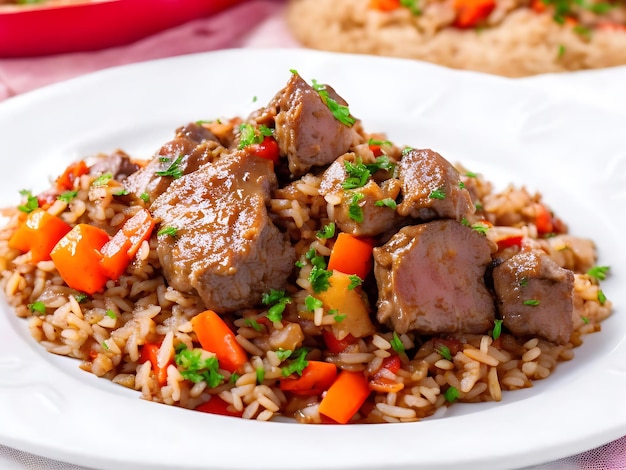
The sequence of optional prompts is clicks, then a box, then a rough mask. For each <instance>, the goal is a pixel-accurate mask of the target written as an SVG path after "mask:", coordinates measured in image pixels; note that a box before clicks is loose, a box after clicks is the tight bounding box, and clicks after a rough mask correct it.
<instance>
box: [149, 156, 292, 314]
mask: <svg viewBox="0 0 626 470" xmlns="http://www.w3.org/2000/svg"><path fill="white" fill-rule="evenodd" d="M275 185H276V176H275V174H274V172H273V170H272V163H271V162H270V161H268V160H264V159H262V158H258V157H255V156H249V155H246V154H245V153H244V152H236V153H233V154H232V155H226V156H223V157H222V158H220V159H218V160H216V161H215V162H214V163H211V164H207V165H204V166H203V167H202V168H200V169H199V170H197V171H195V172H193V173H190V174H188V175H185V176H183V177H181V178H180V179H177V180H175V181H173V182H172V184H171V185H170V186H169V187H168V188H167V190H166V191H165V192H164V193H163V194H162V195H161V196H159V197H158V198H157V199H156V201H155V202H154V204H153V205H152V210H153V214H154V216H155V217H156V218H157V220H158V221H159V222H160V230H163V229H164V228H171V234H169V235H160V236H159V239H158V245H157V253H158V255H159V260H160V261H161V265H162V268H163V272H164V274H165V278H166V279H167V281H168V282H169V284H170V285H172V286H173V287H174V288H176V289H178V290H181V291H184V292H190V291H194V290H195V291H196V292H197V293H198V294H199V295H200V297H201V298H202V300H203V301H204V304H205V305H206V307H207V308H210V309H213V310H215V311H216V312H218V313H224V312H230V311H235V310H238V309H242V308H250V307H254V306H256V305H258V304H259V303H260V301H261V296H262V294H263V293H265V292H268V291H269V290H270V289H280V288H282V287H283V286H284V284H285V282H286V280H287V277H288V276H289V274H290V273H291V270H292V269H293V266H294V262H295V258H296V255H295V250H294V248H293V247H292V246H291V244H290V243H289V241H288V240H286V238H285V236H284V234H283V233H281V232H280V231H279V230H278V228H277V227H276V226H275V225H274V224H273V223H272V221H271V220H270V218H269V216H268V212H267V208H266V204H267V203H268V202H269V198H270V191H271V189H272V188H273V187H275Z"/></svg>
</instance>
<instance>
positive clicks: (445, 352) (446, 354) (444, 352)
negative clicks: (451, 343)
mask: <svg viewBox="0 0 626 470" xmlns="http://www.w3.org/2000/svg"><path fill="white" fill-rule="evenodd" d="M435 351H436V352H437V353H439V355H440V356H441V357H443V358H444V359H447V360H448V361H451V360H452V353H451V352H450V348H449V347H448V346H446V345H441V346H439V347H438V348H437V349H435Z"/></svg>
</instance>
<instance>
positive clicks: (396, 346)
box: [390, 331, 404, 354]
mask: <svg viewBox="0 0 626 470" xmlns="http://www.w3.org/2000/svg"><path fill="white" fill-rule="evenodd" d="M390 343H391V347H392V348H393V350H394V351H395V352H397V353H398V354H402V353H403V352H404V344H403V343H402V340H401V339H400V337H399V336H398V333H396V332H395V331H394V332H393V337H392V338H391V341H390Z"/></svg>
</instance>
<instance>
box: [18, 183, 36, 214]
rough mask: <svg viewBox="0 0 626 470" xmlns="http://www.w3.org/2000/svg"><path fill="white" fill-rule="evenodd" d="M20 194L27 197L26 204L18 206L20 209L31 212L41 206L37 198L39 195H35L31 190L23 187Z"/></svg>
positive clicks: (27, 212)
mask: <svg viewBox="0 0 626 470" xmlns="http://www.w3.org/2000/svg"><path fill="white" fill-rule="evenodd" d="M20 194H21V195H22V196H24V197H25V198H26V202H25V203H24V204H22V205H19V206H17V208H18V209H19V210H20V211H22V212H25V213H26V214H30V213H31V212H32V211H34V210H35V209H37V208H38V207H39V199H37V196H33V194H32V193H31V192H30V191H28V190H27V189H22V190H21V191H20Z"/></svg>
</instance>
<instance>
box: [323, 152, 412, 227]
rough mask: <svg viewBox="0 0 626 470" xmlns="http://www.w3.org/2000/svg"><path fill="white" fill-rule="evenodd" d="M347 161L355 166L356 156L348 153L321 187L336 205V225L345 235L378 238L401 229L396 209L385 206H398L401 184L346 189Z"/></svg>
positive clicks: (390, 182)
mask: <svg viewBox="0 0 626 470" xmlns="http://www.w3.org/2000/svg"><path fill="white" fill-rule="evenodd" d="M346 161H347V162H350V163H354V162H355V155H354V154H353V153H348V154H346V155H343V156H341V157H339V158H338V159H337V160H336V161H335V162H334V163H333V164H332V165H330V166H329V167H328V169H327V170H326V171H325V172H324V175H323V177H322V182H321V183H320V194H321V195H322V196H325V197H326V196H327V197H326V200H327V201H329V202H332V203H333V205H334V210H333V215H332V220H333V222H335V223H336V224H337V226H338V227H339V228H340V229H341V231H342V232H347V233H350V234H351V235H356V236H363V237H372V236H376V235H379V234H381V233H384V232H386V231H388V230H390V229H392V228H393V227H395V226H397V225H398V223H399V219H400V216H399V215H398V214H397V212H396V210H395V206H394V205H392V207H389V205H385V204H382V203H383V202H385V201H388V200H391V201H394V202H395V199H396V197H397V196H398V194H399V192H400V184H399V182H398V180H397V179H393V178H390V179H388V180H386V181H384V182H383V183H381V184H380V185H379V184H378V183H377V182H376V181H374V180H373V179H370V180H369V181H368V182H367V183H366V184H365V185H364V186H362V187H359V188H355V189H346V188H345V187H344V183H345V182H346V181H347V179H348V172H347V171H346V167H345V162H346ZM355 211H356V212H355Z"/></svg>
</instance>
